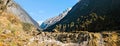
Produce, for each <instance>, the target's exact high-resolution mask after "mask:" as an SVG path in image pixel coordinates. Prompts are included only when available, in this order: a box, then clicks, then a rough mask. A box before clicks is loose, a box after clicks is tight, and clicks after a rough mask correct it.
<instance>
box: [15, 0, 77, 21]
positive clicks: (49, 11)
mask: <svg viewBox="0 0 120 46" xmlns="http://www.w3.org/2000/svg"><path fill="white" fill-rule="evenodd" d="M15 1H16V2H17V3H18V4H20V5H21V6H22V8H23V9H25V10H26V11H27V13H28V14H29V15H30V16H31V17H32V18H33V19H34V20H36V21H37V22H39V23H41V22H43V21H45V20H46V19H48V18H51V17H54V16H57V15H59V14H60V13H62V12H63V11H64V10H65V9H67V8H71V7H72V6H74V5H75V4H76V3H77V2H78V0H15Z"/></svg>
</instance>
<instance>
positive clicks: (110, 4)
mask: <svg viewBox="0 0 120 46" xmlns="http://www.w3.org/2000/svg"><path fill="white" fill-rule="evenodd" d="M63 14H64V13H63ZM119 15H120V0H81V1H79V2H78V3H77V4H76V5H75V6H73V7H72V9H71V10H70V11H68V12H67V14H64V15H63V16H64V17H61V16H62V15H61V16H57V17H53V18H52V19H49V20H47V21H45V22H44V23H43V24H42V25H41V27H42V28H43V29H44V31H53V30H54V29H55V28H57V27H59V28H60V29H59V30H63V31H68V30H69V31H73V30H83V31H86V30H87V31H104V30H119V29H120V24H119V23H120V19H119V18H120V16H119ZM72 22H73V23H72ZM71 23H72V25H73V26H71ZM77 25H79V26H77Z"/></svg>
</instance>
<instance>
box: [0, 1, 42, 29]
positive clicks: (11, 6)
mask: <svg viewBox="0 0 120 46" xmlns="http://www.w3.org/2000/svg"><path fill="white" fill-rule="evenodd" d="M0 1H1V5H2V6H1V9H4V11H6V12H8V13H12V14H14V15H16V16H18V18H19V19H20V21H22V22H25V23H30V24H33V25H34V26H35V27H37V28H38V29H40V28H39V25H38V23H37V22H36V21H35V20H33V19H32V18H31V17H30V16H29V14H28V13H27V12H26V11H25V10H24V9H22V8H21V7H20V5H18V4H17V3H15V2H14V1H13V0H0Z"/></svg>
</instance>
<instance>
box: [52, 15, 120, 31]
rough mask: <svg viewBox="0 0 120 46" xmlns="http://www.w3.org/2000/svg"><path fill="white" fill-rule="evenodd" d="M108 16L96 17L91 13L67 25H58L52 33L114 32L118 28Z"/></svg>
mask: <svg viewBox="0 0 120 46" xmlns="http://www.w3.org/2000/svg"><path fill="white" fill-rule="evenodd" d="M111 17H112V16H111V15H110V16H106V15H97V14H96V13H91V14H90V15H85V16H80V17H79V18H78V19H77V20H74V21H72V22H70V23H67V24H58V25H56V27H55V28H54V31H55V32H57V31H60V32H70V31H103V30H116V29H118V28H114V27H118V26H117V25H115V24H117V23H115V20H114V18H115V17H113V19H111Z"/></svg>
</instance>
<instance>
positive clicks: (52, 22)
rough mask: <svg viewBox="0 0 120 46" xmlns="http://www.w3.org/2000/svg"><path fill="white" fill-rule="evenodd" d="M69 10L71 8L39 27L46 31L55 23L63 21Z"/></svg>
mask: <svg viewBox="0 0 120 46" xmlns="http://www.w3.org/2000/svg"><path fill="white" fill-rule="evenodd" d="M70 10H71V8H68V9H67V10H65V11H64V12H63V13H61V14H59V16H56V17H53V18H50V19H48V20H46V21H45V22H43V23H42V24H41V26H40V27H41V28H42V29H46V28H47V27H49V26H51V25H54V24H55V23H56V22H59V21H60V20H61V19H63V18H64V17H65V16H66V14H67V13H68V12H69V11H70Z"/></svg>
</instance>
